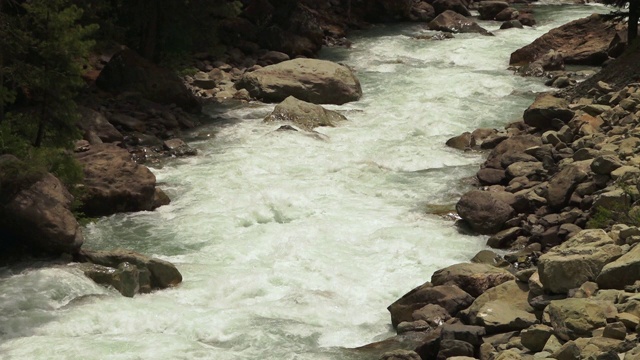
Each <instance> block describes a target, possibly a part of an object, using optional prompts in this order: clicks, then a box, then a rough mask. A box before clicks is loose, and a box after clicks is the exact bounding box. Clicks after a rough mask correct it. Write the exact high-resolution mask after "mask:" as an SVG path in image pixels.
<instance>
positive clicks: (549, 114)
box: [522, 93, 574, 129]
mask: <svg viewBox="0 0 640 360" xmlns="http://www.w3.org/2000/svg"><path fill="white" fill-rule="evenodd" d="M573 115H574V113H573V111H572V110H570V109H569V103H568V102H567V101H566V100H565V99H561V98H557V97H555V96H553V95H552V94H549V93H544V94H541V95H538V97H536V99H535V101H534V102H533V104H531V105H530V106H529V108H527V110H525V111H524V114H523V116H522V118H523V119H524V122H525V124H527V125H530V126H533V127H535V128H538V129H549V128H551V127H552V124H551V122H552V120H553V119H560V120H561V121H563V122H565V123H567V122H569V121H570V120H571V119H572V118H573Z"/></svg>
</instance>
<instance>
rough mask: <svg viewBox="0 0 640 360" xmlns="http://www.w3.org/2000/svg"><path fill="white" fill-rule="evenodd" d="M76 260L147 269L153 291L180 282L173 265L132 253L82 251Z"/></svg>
mask: <svg viewBox="0 0 640 360" xmlns="http://www.w3.org/2000/svg"><path fill="white" fill-rule="evenodd" d="M78 260H79V261H80V262H90V263H92V264H98V265H102V266H108V267H112V268H117V267H118V266H119V265H120V264H122V263H129V264H133V265H135V266H136V267H137V268H138V269H147V270H148V271H149V272H150V275H151V277H150V284H151V288H153V289H165V288H167V287H171V286H176V285H178V284H179V283H181V282H182V275H181V274H180V272H179V271H178V269H177V268H176V267H175V266H174V265H173V264H171V263H169V262H168V261H164V260H160V259H156V258H150V257H147V256H144V255H142V254H138V253H136V252H133V251H128V250H114V251H91V250H86V249H82V250H81V251H80V252H79V254H78Z"/></svg>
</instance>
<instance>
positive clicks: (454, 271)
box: [431, 263, 515, 296]
mask: <svg viewBox="0 0 640 360" xmlns="http://www.w3.org/2000/svg"><path fill="white" fill-rule="evenodd" d="M514 279H515V276H514V275H512V274H511V273H510V272H509V271H507V270H505V269H502V268H497V267H494V266H491V265H486V264H473V263H462V264H455V265H451V266H449V267H446V268H444V269H440V270H438V271H436V272H435V273H433V276H431V283H433V285H456V286H458V287H459V288H460V289H462V290H464V291H466V292H467V293H468V294H470V295H471V296H480V295H481V294H482V293H484V292H485V291H487V290H488V289H491V288H492V287H495V286H498V285H500V284H502V283H505V282H507V281H510V280H514Z"/></svg>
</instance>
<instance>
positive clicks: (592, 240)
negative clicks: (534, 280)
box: [538, 229, 622, 294]
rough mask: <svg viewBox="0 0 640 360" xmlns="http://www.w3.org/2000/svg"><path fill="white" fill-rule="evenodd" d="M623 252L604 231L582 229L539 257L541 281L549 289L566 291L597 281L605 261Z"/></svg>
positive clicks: (607, 261) (556, 291)
mask: <svg viewBox="0 0 640 360" xmlns="http://www.w3.org/2000/svg"><path fill="white" fill-rule="evenodd" d="M621 255H622V249H621V248H620V247H619V246H617V245H615V244H614V241H613V239H611V238H610V237H609V236H608V235H607V233H606V232H604V231H603V230H600V229H590V230H583V231H581V232H579V233H578V234H577V235H576V236H574V237H573V238H571V239H569V240H567V241H566V242H564V243H563V244H561V245H559V246H556V247H554V248H552V249H551V250H550V251H549V252H548V253H546V254H544V255H542V256H541V257H540V259H539V262H538V273H539V275H540V281H541V282H542V284H543V286H544V289H545V290H547V291H549V292H552V293H558V294H562V293H567V292H568V291H569V290H570V289H574V288H578V287H579V286H580V285H582V284H583V283H584V282H586V281H594V280H595V279H596V277H597V276H598V275H599V274H600V272H601V270H602V268H603V267H604V266H605V265H606V264H608V263H609V262H611V261H613V260H615V259H617V258H618V257H620V256H621Z"/></svg>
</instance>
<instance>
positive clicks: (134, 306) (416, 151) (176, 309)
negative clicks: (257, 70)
mask: <svg viewBox="0 0 640 360" xmlns="http://www.w3.org/2000/svg"><path fill="white" fill-rule="evenodd" d="M534 8H535V10H536V18H537V19H538V23H539V24H538V26H537V27H535V28H525V29H522V30H519V29H511V30H497V28H498V26H499V24H498V23H493V22H480V24H481V25H482V26H484V27H486V28H487V29H489V30H491V31H494V33H495V35H496V36H493V37H488V36H482V35H478V34H462V35H456V38H455V39H451V40H444V41H430V40H419V39H416V38H415V37H416V36H417V35H425V34H432V33H433V32H429V31H426V30H424V28H423V26H422V25H417V24H403V25H394V26H379V27H375V28H373V29H370V30H367V31H363V32H360V33H356V34H354V35H353V37H352V38H351V40H352V41H353V46H352V48H351V49H328V50H324V52H323V53H322V57H323V58H325V59H330V60H334V61H340V62H343V63H345V64H348V65H349V66H350V67H352V68H353V69H354V70H355V71H356V72H357V76H358V77H359V79H360V81H361V83H362V87H363V91H364V97H363V98H362V99H361V100H360V101H358V102H354V103H349V104H345V105H343V106H327V107H328V108H331V109H333V110H337V111H340V112H341V113H343V114H344V115H345V116H346V117H347V118H348V122H346V123H343V124H341V125H339V126H337V127H335V128H318V129H316V130H317V131H318V133H320V134H321V136H308V135H305V134H303V133H300V132H291V131H284V132H283V131H275V130H276V129H277V128H278V126H279V125H275V124H264V123H262V121H261V119H262V118H264V116H266V115H267V114H268V113H269V112H270V111H271V110H272V109H273V105H265V104H260V103H251V104H248V105H242V106H231V107H227V108H224V109H220V108H217V109H216V108H210V109H208V110H207V111H208V112H209V113H210V114H211V116H212V118H213V119H214V121H213V122H212V123H211V124H209V125H206V126H204V127H202V128H200V129H198V130H197V134H194V136H193V140H192V141H191V142H190V144H191V145H192V146H193V147H195V148H197V149H198V151H199V154H198V155H197V156H195V157H192V158H186V159H175V160H171V161H168V162H167V163H165V164H164V165H163V166H162V167H161V168H157V169H153V171H154V173H155V174H156V176H157V178H158V181H159V182H160V183H161V187H162V188H163V189H164V190H165V191H166V192H167V193H168V194H169V196H170V197H171V198H172V200H173V201H172V203H171V204H170V205H168V206H164V207H161V208H159V209H157V210H156V211H154V212H141V213H134V214H121V215H115V216H111V217H108V218H103V219H100V220H98V221H97V222H95V223H92V224H90V225H88V226H87V227H86V228H85V237H86V245H85V246H86V247H88V248H93V249H115V248H119V247H123V248H129V249H133V250H136V251H139V252H142V253H145V254H148V255H154V256H157V257H160V258H163V259H166V260H169V261H171V262H173V263H175V264H176V265H177V266H178V268H179V270H180V271H181V272H182V274H183V277H184V282H183V283H182V284H181V285H180V286H179V287H177V288H174V289H169V290H165V291H159V292H155V293H152V294H146V295H138V296H136V297H135V298H124V297H122V296H120V295H119V294H118V293H117V292H116V291H115V290H112V289H105V288H102V287H100V286H98V285H95V284H94V283H93V282H92V281H91V280H89V279H87V278H85V277H84V276H83V275H82V274H81V273H80V272H79V271H77V270H74V269H73V268H72V267H70V266H62V265H61V266H55V267H37V266H36V267H33V268H27V269H26V270H25V269H24V268H20V269H16V268H12V269H8V268H4V269H0V358H1V359H34V360H36V359H88V358H93V359H154V360H159V359H167V360H168V359H223V360H227V359H228V360H235V359H278V360H283V359H299V360H302V359H345V358H347V357H349V356H350V355H348V354H347V352H345V351H344V350H342V349H343V348H349V347H357V346H361V345H364V344H366V343H369V342H373V341H376V340H381V339H384V338H386V337H388V336H390V335H392V334H393V332H392V329H391V326H390V317H389V315H388V313H387V311H386V310H385V308H386V307H387V306H388V305H389V304H391V303H392V302H393V301H394V300H396V299H397V298H398V297H400V296H401V295H403V294H404V293H406V292H408V291H409V290H411V289H412V288H413V287H415V286H417V285H420V284H422V283H423V282H425V281H428V280H429V279H430V276H431V274H432V273H433V271H434V270H436V269H438V268H441V267H444V266H447V265H451V264H453V263H455V262H461V261H467V260H468V259H469V258H471V257H472V256H473V255H474V254H475V253H476V252H478V251H479V250H481V249H483V248H484V244H485V241H486V238H485V237H482V236H473V235H468V234H463V233H460V232H459V231H457V230H456V228H455V226H454V224H453V222H452V221H451V220H449V219H446V218H443V217H440V216H438V215H434V214H430V211H429V210H430V209H441V208H445V209H446V208H451V207H452V205H453V204H455V202H456V200H457V198H458V197H459V196H460V194H461V193H463V192H464V191H465V190H467V189H469V185H468V182H466V181H464V180H465V179H466V178H468V177H470V176H472V175H473V174H474V173H475V171H476V170H477V168H478V165H479V163H480V162H481V161H482V157H483V155H482V154H479V153H474V152H466V153H465V152H462V151H458V150H454V149H451V148H447V147H445V145H444V142H445V141H446V140H447V139H448V138H449V137H451V136H454V135H458V134H460V133H462V132H464V131H471V130H473V129H475V128H478V127H495V128H499V127H502V126H504V124H506V123H508V122H510V121H515V120H518V119H519V117H520V116H521V114H522V111H523V109H524V108H526V106H528V105H529V104H530V102H531V100H532V99H533V97H534V96H535V93H536V92H540V91H544V90H545V89H546V88H545V87H544V86H543V85H542V80H541V79H532V78H522V77H518V76H514V75H513V74H512V73H511V72H510V71H508V70H506V68H507V66H508V60H509V55H510V53H511V52H512V51H514V50H516V49H517V48H519V47H521V46H524V45H526V44H528V43H530V42H531V41H532V40H534V39H535V38H537V37H538V36H540V35H542V34H543V33H545V32H547V31H548V30H550V29H551V28H553V27H556V26H559V25H561V24H563V23H566V22H568V21H570V20H573V19H576V18H578V17H583V16H586V15H589V14H591V13H592V12H602V11H604V10H603V8H601V7H591V6H568V5H565V6H557V5H538V6H535V7H534Z"/></svg>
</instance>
